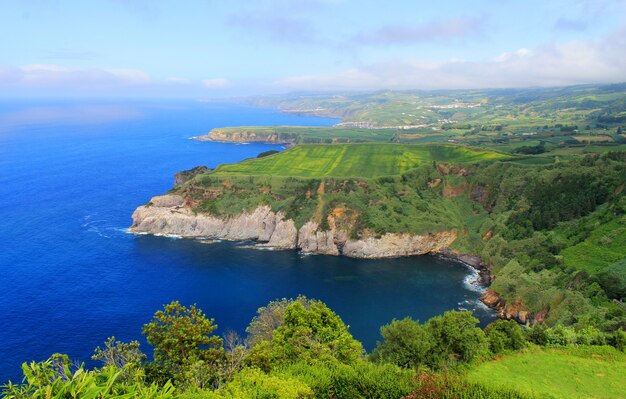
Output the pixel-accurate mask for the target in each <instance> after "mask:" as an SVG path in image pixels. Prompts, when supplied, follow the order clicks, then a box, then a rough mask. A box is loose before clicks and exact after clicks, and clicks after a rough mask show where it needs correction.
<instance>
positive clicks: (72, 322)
mask: <svg viewBox="0 0 626 399" xmlns="http://www.w3.org/2000/svg"><path fill="white" fill-rule="evenodd" d="M333 123H336V120H332V119H326V118H314V117H303V116H295V115H285V114H280V113H278V112H276V111H275V110H270V109H259V108H250V107H246V106H241V105H225V104H209V103H200V102H192V101H133V102H129V101H114V100H109V101H100V102H93V101H92V102H90V103H85V102H80V103H78V102H76V101H63V102H60V101H56V102H50V101H32V100H29V101H26V100H21V101H11V102H2V103H0V317H1V318H2V320H3V323H2V328H1V329H0V383H1V382H4V381H6V380H8V379H12V380H13V381H18V380H20V379H21V372H20V365H21V363H22V362H25V361H30V360H43V359H46V358H47V357H48V356H50V355H51V354H52V353H55V352H60V353H67V354H68V355H69V356H70V358H72V359H75V360H78V361H84V362H86V363H87V365H92V364H93V363H92V362H91V360H90V356H91V354H92V353H93V349H94V348H95V347H96V346H98V345H102V343H103V342H104V340H105V339H106V338H107V337H109V336H112V335H115V336H116V337H117V338H118V339H120V340H124V341H128V340H132V339H139V340H140V341H141V342H142V346H143V349H144V350H145V351H149V348H148V347H147V346H146V344H145V341H144V340H143V339H142V337H141V327H142V325H143V324H144V323H146V322H148V321H149V320H150V318H151V316H152V314H153V313H154V312H155V311H156V310H158V309H159V308H161V307H162V306H163V304H165V303H167V302H169V301H171V300H174V299H178V300H180V301H181V302H182V303H184V304H192V303H196V304H197V305H198V306H199V307H201V308H202V309H203V310H204V311H205V312H206V313H207V315H208V316H209V317H212V318H215V321H216V323H217V324H218V325H219V331H218V332H219V333H223V332H225V331H226V330H227V329H234V330H237V331H240V332H243V331H244V330H245V327H246V326H247V324H248V323H249V322H250V320H251V318H252V317H253V316H254V313H255V311H256V309H257V308H259V307H261V306H264V305H266V304H267V302H268V301H270V300H273V299H276V298H283V297H293V296H296V295H298V294H303V295H307V296H309V297H312V298H317V299H320V300H322V301H324V302H326V303H327V304H328V305H329V306H330V307H331V308H332V309H333V310H334V311H336V312H337V313H338V314H339V315H340V316H341V317H342V318H343V320H344V321H345V322H346V323H347V324H349V325H350V326H351V332H352V333H353V335H354V336H355V337H356V338H357V339H359V340H361V341H362V342H363V343H364V345H365V346H366V348H368V349H372V348H373V347H374V345H375V341H376V340H377V339H379V336H378V329H379V328H380V326H381V325H383V324H385V323H388V322H389V321H391V319H393V318H394V317H395V318H403V317H406V316H411V317H413V318H416V319H420V320H425V319H427V318H429V317H431V316H434V315H437V314H440V313H442V312H444V311H445V310H449V309H470V310H475V312H476V315H477V316H478V317H479V318H480V319H481V321H482V323H483V324H486V323H488V322H489V321H490V320H493V318H494V316H493V313H492V312H491V311H490V310H488V309H485V308H484V307H483V306H482V305H481V304H480V303H479V302H478V297H479V292H478V291H479V290H478V289H477V288H476V287H475V286H473V285H472V284H469V283H468V280H469V279H471V276H472V274H473V272H472V270H471V269H469V268H467V267H466V266H464V265H462V264H459V263H456V262H452V261H449V260H444V259H440V258H437V257H433V256H423V257H413V258H398V259H386V260H358V259H349V258H343V257H332V256H301V255H300V254H299V253H297V252H295V251H262V250H257V249H250V248H244V247H245V244H246V243H232V242H218V243H212V244H209V243H204V242H200V241H196V240H184V239H174V238H167V237H152V236H135V235H132V234H128V233H127V232H126V229H127V228H128V226H130V224H131V222H132V221H131V217H130V216H131V214H132V212H133V210H134V209H135V208H136V207H137V206H138V205H141V204H144V203H146V202H147V201H148V200H149V199H150V197H151V196H153V195H155V194H158V193H163V192H165V191H167V190H168V189H169V188H171V187H172V183H173V175H174V173H175V172H177V171H180V170H185V169H189V168H192V167H194V166H197V165H206V166H209V167H214V166H216V165H218V164H221V163H232V162H237V161H239V160H241V159H244V158H248V157H254V156H256V155H257V154H259V153H260V152H263V151H267V150H270V149H281V146H277V145H263V144H250V145H235V144H224V143H210V142H197V141H194V140H189V139H188V138H189V137H191V136H197V135H201V134H205V133H206V132H208V131H209V130H210V129H212V128H214V127H221V126H230V125H331V124H333ZM248 244H249V243H248Z"/></svg>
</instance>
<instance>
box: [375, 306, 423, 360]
mask: <svg viewBox="0 0 626 399" xmlns="http://www.w3.org/2000/svg"><path fill="white" fill-rule="evenodd" d="M380 335H381V336H382V337H383V342H382V343H381V342H377V344H376V349H374V352H373V353H372V358H373V359H376V360H379V361H383V362H387V363H392V364H396V365H398V366H400V367H404V368H413V369H416V370H417V369H419V368H420V367H421V366H424V365H425V364H426V359H427V355H428V353H429V351H430V350H431V347H432V345H433V342H432V341H433V339H432V336H431V335H430V333H429V331H428V330H427V329H426V327H425V326H422V325H420V324H419V322H418V321H415V320H413V319H411V318H410V317H407V318H405V319H402V320H393V321H392V322H391V323H390V324H387V325H385V326H382V327H381V328H380Z"/></svg>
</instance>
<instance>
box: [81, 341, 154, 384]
mask: <svg viewBox="0 0 626 399" xmlns="http://www.w3.org/2000/svg"><path fill="white" fill-rule="evenodd" d="M91 358H92V359H93V360H99V361H101V362H102V364H103V365H104V367H111V366H112V367H115V368H116V369H119V370H122V378H123V379H125V380H128V381H133V380H135V381H136V380H141V379H142V378H143V377H144V370H143V367H142V363H143V361H144V360H145V359H146V355H145V354H143V353H142V352H141V350H139V342H138V341H130V343H125V342H121V341H117V340H116V339H115V337H109V338H108V339H107V340H106V342H105V343H104V348H100V347H99V346H98V347H97V348H96V350H95V351H94V355H93V356H92V357H91Z"/></svg>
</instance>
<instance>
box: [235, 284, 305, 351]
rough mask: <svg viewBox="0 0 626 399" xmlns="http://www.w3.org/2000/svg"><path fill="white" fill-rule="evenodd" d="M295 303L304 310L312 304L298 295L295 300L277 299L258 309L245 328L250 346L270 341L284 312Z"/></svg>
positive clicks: (282, 320)
mask: <svg viewBox="0 0 626 399" xmlns="http://www.w3.org/2000/svg"><path fill="white" fill-rule="evenodd" d="M296 301H297V302H300V303H302V305H303V306H304V307H305V308H310V307H311V303H312V302H313V301H312V300H310V299H307V298H306V297H305V296H303V295H299V296H298V297H297V298H296V299H287V298H283V299H280V300H278V299H277V300H275V301H272V302H270V303H268V304H267V306H264V307H262V308H259V309H258V310H257V312H256V313H257V314H256V316H255V317H254V318H253V319H252V321H251V322H250V325H249V326H248V328H246V332H247V333H248V343H249V344H250V346H255V345H256V344H257V343H259V342H261V341H271V340H272V335H273V334H274V330H276V329H277V328H278V327H280V326H282V325H283V323H284V321H285V310H286V309H287V307H288V306H289V305H291V304H292V303H294V302H296Z"/></svg>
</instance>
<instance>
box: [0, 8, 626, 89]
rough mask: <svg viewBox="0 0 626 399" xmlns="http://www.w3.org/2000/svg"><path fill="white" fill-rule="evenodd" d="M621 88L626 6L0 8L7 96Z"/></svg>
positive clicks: (625, 66) (0, 76)
mask: <svg viewBox="0 0 626 399" xmlns="http://www.w3.org/2000/svg"><path fill="white" fill-rule="evenodd" d="M625 81H626V0H570V1H565V0H542V1H536V0H523V1H521V0H472V1H470V0H463V1H461V0H459V1H455V0H439V1H419V0H412V1H410V0H406V1H393V0H387V1H369V0H358V1H353V0H257V1H253V0H221V1H217V0H178V1H175V0H89V1H84V0H21V1H18V0H0V97H28V96H33V97H37V96H41V97H50V96H52V97H55V96H59V97H62V96H89V97H98V96H101V97H111V96H124V97H145V96H158V97H190V98H220V97H229V96H242V95H260V94H273V93H287V92H299V91H316V92H318V91H367V90H380V89H390V90H404V89H441V88H445V89H461V88H495V87H498V88H499V87H530V86H533V87H535V86H563V85H573V84H588V83H617V82H625Z"/></svg>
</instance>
